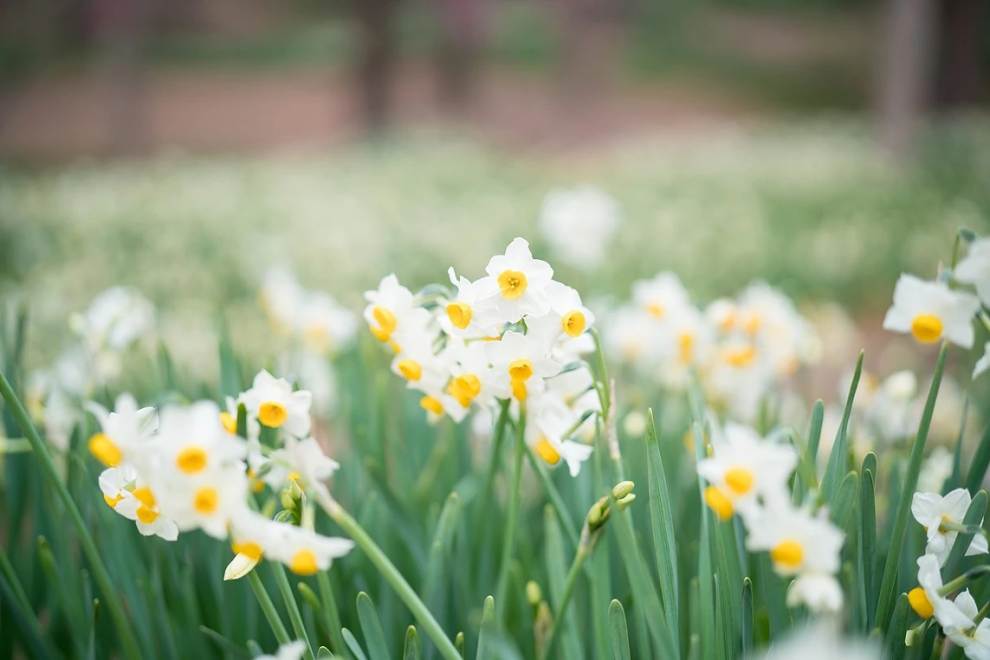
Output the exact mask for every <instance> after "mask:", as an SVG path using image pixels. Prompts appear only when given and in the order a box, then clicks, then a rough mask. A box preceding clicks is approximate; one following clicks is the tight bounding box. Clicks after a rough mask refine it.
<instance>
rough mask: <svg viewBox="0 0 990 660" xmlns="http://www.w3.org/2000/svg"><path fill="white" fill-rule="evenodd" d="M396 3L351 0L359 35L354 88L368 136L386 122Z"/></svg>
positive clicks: (393, 57)
mask: <svg viewBox="0 0 990 660" xmlns="http://www.w3.org/2000/svg"><path fill="white" fill-rule="evenodd" d="M397 7H398V0H354V12H355V18H356V19H357V21H358V26H359V28H360V34H361V55H360V61H359V63H358V71H357V76H358V86H359V88H360V95H361V112H362V117H363V120H364V124H365V128H366V130H367V131H368V132H369V133H372V134H375V133H380V132H382V131H383V130H384V129H385V128H386V127H387V126H388V123H389V119H390V111H391V86H392V78H393V76H394V73H395V60H396V54H397V52H396V51H397V48H396V43H395V33H394V23H395V13H396V8H397Z"/></svg>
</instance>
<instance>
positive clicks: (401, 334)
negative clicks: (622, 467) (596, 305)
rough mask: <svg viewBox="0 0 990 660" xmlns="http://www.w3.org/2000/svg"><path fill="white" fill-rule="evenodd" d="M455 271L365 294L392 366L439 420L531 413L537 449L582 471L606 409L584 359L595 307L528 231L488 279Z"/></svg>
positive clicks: (389, 283)
mask: <svg viewBox="0 0 990 660" xmlns="http://www.w3.org/2000/svg"><path fill="white" fill-rule="evenodd" d="M448 276H449V280H450V283H451V285H452V288H447V287H445V286H433V287H430V288H428V289H425V290H424V291H423V292H421V293H419V294H414V293H413V292H412V291H410V290H409V289H407V288H405V287H404V286H402V285H401V284H400V283H399V281H398V278H396V276H395V275H389V276H387V277H385V278H384V279H383V280H382V281H381V282H380V284H379V286H378V289H376V290H374V291H368V292H367V293H366V294H365V298H366V299H367V301H368V305H367V307H366V308H365V310H364V318H365V320H366V321H367V322H368V327H369V329H370V331H371V333H372V334H373V335H374V336H375V337H376V338H377V339H378V340H380V341H381V342H382V343H384V344H385V345H387V346H388V347H390V349H391V350H392V351H393V353H394V356H393V359H392V362H391V370H392V372H393V373H394V374H395V375H396V376H398V377H399V378H402V379H403V380H404V381H406V384H407V386H408V387H409V389H412V390H415V391H417V392H418V393H419V405H420V407H421V408H422V409H423V410H424V411H425V413H426V415H427V417H428V419H430V420H431V421H436V420H439V419H440V418H442V417H444V416H449V417H450V418H452V419H453V420H455V421H458V422H459V421H461V420H462V419H464V418H465V417H466V416H467V415H468V414H469V413H470V412H471V411H476V412H478V413H480V414H482V415H484V416H487V417H489V418H493V417H495V416H496V415H497V414H499V411H500V410H502V409H503V408H505V407H506V406H509V407H511V410H513V411H515V416H516V417H517V418H519V417H520V416H521V413H522V411H525V414H526V416H527V423H526V425H525V434H524V440H525V442H526V444H527V445H528V446H529V447H530V448H531V449H532V451H533V453H534V454H535V455H536V456H537V457H538V458H539V459H541V460H543V461H544V462H545V463H546V464H547V465H550V466H556V465H558V464H559V463H566V464H567V466H568V469H569V471H570V472H571V474H573V475H576V474H577V473H578V471H579V470H580V467H581V464H582V463H583V462H584V461H585V460H587V458H588V456H589V455H590V454H591V446H590V445H589V444H588V443H587V441H588V439H589V437H590V435H591V433H592V432H593V422H592V421H589V414H588V413H589V411H590V412H591V413H594V412H597V411H598V410H599V401H598V397H597V395H596V393H595V391H594V387H593V382H594V379H593V377H592V375H591V371H590V369H589V367H588V365H587V363H586V362H585V361H584V359H583V358H582V356H583V355H584V354H586V353H588V352H590V351H592V350H593V349H594V342H593V340H592V339H591V337H590V335H589V334H588V330H589V329H590V328H591V327H592V325H593V323H594V321H595V317H594V314H593V313H592V312H591V310H589V309H588V308H587V307H586V306H585V305H584V304H583V303H582V301H581V296H580V294H579V293H578V292H577V291H576V290H575V289H573V288H571V287H569V286H567V285H565V284H562V283H560V282H557V281H556V280H554V279H553V269H552V268H551V267H550V265H549V264H548V263H547V262H545V261H541V260H539V259H535V258H534V257H533V255H532V253H531V252H530V249H529V244H528V243H527V242H526V241H525V240H524V239H522V238H516V239H515V240H513V241H512V242H511V243H510V244H509V246H508V247H507V248H506V250H505V252H504V254H500V255H495V256H493V257H492V258H491V259H490V260H489V262H488V264H487V266H486V267H485V274H484V275H483V276H482V277H480V278H478V279H475V280H471V279H469V278H467V277H465V276H464V275H463V274H461V275H458V274H457V273H455V272H454V270H453V268H451V269H450V270H449V271H448ZM585 422H587V423H585Z"/></svg>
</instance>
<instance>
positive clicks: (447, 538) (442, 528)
mask: <svg viewBox="0 0 990 660" xmlns="http://www.w3.org/2000/svg"><path fill="white" fill-rule="evenodd" d="M460 517H461V498H460V496H459V495H458V494H457V492H456V491H455V492H452V493H451V494H450V495H448V496H447V500H446V501H445V502H444V505H443V510H442V511H441V512H440V518H439V519H438V520H437V527H436V530H434V532H433V540H432V542H431V543H430V554H429V558H428V559H427V563H426V579H425V580H423V588H422V590H421V591H422V594H423V601H424V602H425V603H426V605H427V607H429V608H430V609H431V610H432V611H434V612H436V611H438V610H439V606H440V603H439V600H440V598H439V596H440V592H441V587H442V586H443V577H444V563H445V562H446V561H447V556H448V554H449V553H450V544H451V542H452V540H453V538H454V532H455V531H456V529H457V523H458V521H459V520H460Z"/></svg>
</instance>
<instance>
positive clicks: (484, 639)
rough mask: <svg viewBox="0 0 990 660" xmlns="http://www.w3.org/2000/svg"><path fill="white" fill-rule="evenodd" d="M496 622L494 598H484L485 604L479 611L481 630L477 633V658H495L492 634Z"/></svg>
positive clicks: (489, 659)
mask: <svg viewBox="0 0 990 660" xmlns="http://www.w3.org/2000/svg"><path fill="white" fill-rule="evenodd" d="M496 626H497V622H496V620H495V599H494V598H493V597H492V596H488V597H486V598H485V606H484V608H483V609H482V611H481V631H480V632H479V633H478V652H477V653H476V654H475V658H477V660H492V659H493V658H495V644H494V636H495V634H496Z"/></svg>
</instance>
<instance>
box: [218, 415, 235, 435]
mask: <svg viewBox="0 0 990 660" xmlns="http://www.w3.org/2000/svg"><path fill="white" fill-rule="evenodd" d="M220 425H221V426H223V430H224V431H226V432H227V433H229V434H231V435H234V434H236V433H237V418H236V417H234V416H233V415H231V414H230V413H229V412H227V411H226V410H225V411H223V412H222V413H220Z"/></svg>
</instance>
